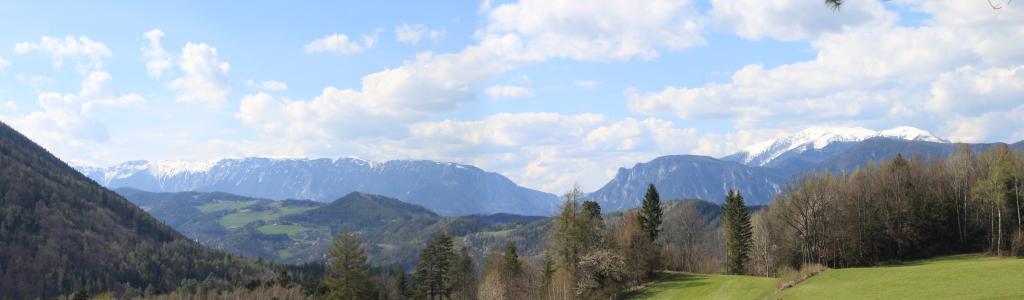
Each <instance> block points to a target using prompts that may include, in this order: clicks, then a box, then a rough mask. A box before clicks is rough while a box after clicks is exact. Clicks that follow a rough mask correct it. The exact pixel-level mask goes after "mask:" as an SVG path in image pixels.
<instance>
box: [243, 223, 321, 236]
mask: <svg viewBox="0 0 1024 300" xmlns="http://www.w3.org/2000/svg"><path fill="white" fill-rule="evenodd" d="M256 229H257V230H259V231H260V232H262V233H267V234H274V233H287V234H288V237H290V238H295V233H297V232H299V231H300V230H305V229H309V228H306V227H302V226H296V225H263V226H260V228H256Z"/></svg>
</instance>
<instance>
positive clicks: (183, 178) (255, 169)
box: [75, 157, 558, 216]
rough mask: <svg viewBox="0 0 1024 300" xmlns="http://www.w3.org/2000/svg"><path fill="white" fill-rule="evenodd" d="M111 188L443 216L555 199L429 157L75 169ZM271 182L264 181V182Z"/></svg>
mask: <svg viewBox="0 0 1024 300" xmlns="http://www.w3.org/2000/svg"><path fill="white" fill-rule="evenodd" d="M75 169H76V170H78V171H80V172H82V173H83V174H85V175H86V176H88V177H89V178H91V179H93V180H95V181H96V182H99V183H101V184H103V185H104V186H106V187H108V188H118V187H125V186H127V187H132V188H136V189H140V190H144V191H150V192H180V191H201V192H213V191H221V192H226V193H232V194H238V195H243V196H249V197H259V198H268V199H277V200H281V199H288V198H294V199H313V200H318V201H330V200H334V199H337V198H339V197H342V196H344V195H346V194H348V193H350V192H353V191H360V192H365V193H370V194H377V195H383V196H388V197H393V198H396V199H399V200H402V201H404V202H408V203H412V204H417V205H422V206H424V207H426V208H429V209H431V210H433V211H435V212H437V213H439V214H441V215H451V216H455V215H468V214H474V213H485V214H491V213H500V212H504V213H514V214H522V215H547V214H549V213H551V211H552V210H553V209H554V208H555V206H556V205H557V201H558V197H557V196H555V195H554V194H549V193H544V192H540V191H536V190H532V189H528V188H525V187H521V186H519V185H517V184H515V183H514V182H512V181H511V180H509V179H508V178H506V177H504V176H502V175H501V174H498V173H494V172H487V171H484V170H482V169H480V168H477V167H475V166H470V165H462V164H457V163H450V162H436V161H429V160H412V159H403V160H389V161H369V160H364V159H360V158H357V157H345V158H333V159H331V158H317V159H313V158H281V157H271V158H261V157H249V158H222V159H215V160H207V161H201V162H186V161H155V162H148V161H130V162H125V163H121V164H118V165H114V166H111V167H108V168H101V167H90V166H81V165H80V166H76V167H75ZM267 182H269V183H267Z"/></svg>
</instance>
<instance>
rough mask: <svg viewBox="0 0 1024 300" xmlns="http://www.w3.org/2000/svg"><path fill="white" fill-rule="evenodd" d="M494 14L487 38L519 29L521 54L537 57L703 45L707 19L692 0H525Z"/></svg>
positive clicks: (608, 56)
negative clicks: (521, 42) (522, 44)
mask: <svg viewBox="0 0 1024 300" xmlns="http://www.w3.org/2000/svg"><path fill="white" fill-rule="evenodd" d="M489 7H490V5H489V4H487V5H482V6H481V8H489ZM489 18H490V20H491V23H490V24H489V25H488V26H487V29H486V33H485V35H486V36H485V38H486V39H497V38H502V37H503V36H504V35H506V34H513V33H514V34H516V35H518V36H520V37H521V39H522V40H523V41H524V42H525V43H524V45H525V48H524V49H522V51H523V52H524V53H522V54H521V56H522V58H528V59H529V60H534V61H535V60H543V59H545V58H548V57H569V58H572V59H576V60H586V61H610V60H626V61H629V60H652V59H654V58H657V57H658V56H659V54H658V48H663V49H668V50H683V49H687V48H690V47H693V46H697V45H701V44H704V38H703V37H701V32H702V31H703V28H704V23H705V22H706V21H705V18H704V17H703V16H701V15H700V14H699V13H698V12H697V10H696V8H695V7H694V5H693V3H692V2H691V1H689V0H683V1H669V0H645V1H626V0H603V1H584V0H566V1H543V0H522V1H519V3H516V4H503V5H501V6H499V7H497V8H494V9H493V10H491V11H490V13H489Z"/></svg>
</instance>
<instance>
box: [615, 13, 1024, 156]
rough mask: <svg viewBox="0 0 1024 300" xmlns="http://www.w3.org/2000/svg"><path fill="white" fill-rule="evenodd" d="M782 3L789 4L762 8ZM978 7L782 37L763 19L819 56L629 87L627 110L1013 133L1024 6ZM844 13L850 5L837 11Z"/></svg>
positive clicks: (751, 124)
mask: <svg viewBox="0 0 1024 300" xmlns="http://www.w3.org/2000/svg"><path fill="white" fill-rule="evenodd" d="M779 3H785V2H771V1H769V2H766V3H765V5H769V4H771V5H775V4H779ZM850 3H851V4H853V3H855V2H850ZM857 3H859V2H857ZM974 4H976V3H963V2H957V1H935V3H933V2H931V1H924V2H918V4H916V6H914V5H913V4H912V5H911V9H915V10H921V11H923V12H925V13H929V14H932V15H934V16H935V18H933V19H929V20H926V21H924V23H925V24H927V25H928V26H919V27H902V26H897V25H895V24H894V23H893V22H889V20H890V19H891V18H889V17H885V15H887V14H891V13H890V12H885V14H877V13H873V15H875V16H882V17H880V18H881V19H878V18H876V19H872V20H874V21H865V22H864V23H863V24H861V25H858V26H853V25H849V26H846V25H844V26H841V27H842V28H841V30H838V29H837V30H826V31H822V32H817V33H813V32H804V33H800V36H788V37H785V36H782V35H779V34H780V33H776V32H772V30H776V29H777V28H776V29H771V28H769V27H771V26H775V25H770V26H769V25H764V26H768V27H764V28H762V29H764V31H761V32H760V33H757V34H761V35H763V36H772V37H774V38H776V39H796V38H809V39H812V40H811V41H810V44H811V46H812V47H813V49H814V50H815V51H817V57H816V58H815V59H813V60H809V61H803V62H796V63H792V64H787V65H781V66H778V67H774V68H771V69H765V68H764V67H763V66H762V65H760V64H752V65H748V66H745V67H743V68H741V69H739V70H736V71H735V72H733V73H732V75H731V79H732V81H731V82H728V83H709V84H705V85H703V86H697V87H673V86H669V87H666V88H665V89H663V90H660V91H650V92H639V91H637V90H635V89H627V90H626V91H625V94H626V95H627V97H628V98H629V103H628V107H629V109H630V110H631V111H633V112H636V113H641V114H647V115H661V114H673V115H676V116H679V117H680V118H683V119H686V120H726V121H730V122H732V123H733V124H735V126H736V128H737V129H740V130H746V129H754V128H758V129H760V128H773V129H779V130H799V129H802V128H804V127H806V126H809V125H823V124H831V125H837V126H864V127H868V128H891V127H894V126H899V125H909V126H915V127H921V128H923V129H926V130H931V131H933V132H936V133H937V134H939V135H940V136H944V135H947V134H948V136H951V137H962V138H963V141H965V142H974V141H981V140H986V139H996V140H1005V139H1008V138H1013V137H1014V136H1016V134H1017V133H1016V132H1017V130H1012V129H1013V128H1020V127H1021V126H1019V125H1014V124H1020V123H1016V121H1013V120H1014V119H1013V118H1010V116H1007V115H1004V114H1005V112H1006V111H1014V110H1016V109H1018V108H1019V107H1020V105H1021V103H1020V101H1019V99H1022V98H1024V89H1022V87H1024V85H1022V76H1024V71H1022V69H1021V66H1022V65H1024V51H1019V49H1022V46H1024V44H1022V43H1021V41H1024V11H1021V10H1014V11H1010V10H1005V11H1000V12H998V13H994V12H993V11H992V10H991V8H988V7H987V5H974ZM753 5H760V4H753ZM815 5H820V3H816V4H815ZM860 5H867V6H866V7H868V8H870V9H868V10H865V11H875V10H874V8H871V7H874V6H876V5H878V4H877V3H860ZM858 9H859V8H856V7H851V10H858ZM824 11H827V10H824ZM846 12H847V11H846V9H845V8H844V10H843V11H842V12H839V13H836V14H843V13H846ZM829 13H830V14H831V12H829ZM808 18H810V19H811V20H810V21H806V22H815V21H814V20H813V19H814V18H815V17H813V16H808ZM865 20H866V19H865ZM879 20H881V21H879ZM748 21H750V22H760V21H757V20H754V19H752V20H748ZM794 22H798V23H799V22H804V21H799V20H795V21H794ZM776 25H777V24H776ZM779 26H781V27H778V28H785V26H782V25H779ZM801 26H802V25H801ZM772 28H774V27H772ZM778 30H781V29H778ZM794 32H795V31H794ZM755 35H756V34H753V33H752V34H751V35H749V36H748V37H755ZM984 115H987V116H990V117H991V118H993V119H997V120H1004V121H1006V122H1008V123H1006V124H1009V125H1007V126H1006V127H1007V128H1008V129H997V127H995V126H985V125H984V124H981V123H979V122H978V121H979V120H976V119H975V118H979V117H981V116H984ZM950 120H952V121H950ZM968 124H980V125H977V126H975V127H973V128H987V129H984V130H981V131H979V132H969V131H972V130H966V129H964V128H966V126H974V125H968ZM1021 125H1024V124H1021ZM1015 126H1016V127H1015ZM965 130H966V131H965ZM951 139H954V140H955V139H956V138H951Z"/></svg>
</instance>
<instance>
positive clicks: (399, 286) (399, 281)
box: [395, 265, 412, 300]
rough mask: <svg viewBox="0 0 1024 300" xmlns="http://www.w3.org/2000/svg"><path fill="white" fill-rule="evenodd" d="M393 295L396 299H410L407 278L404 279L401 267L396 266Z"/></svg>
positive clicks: (410, 293)
mask: <svg viewBox="0 0 1024 300" xmlns="http://www.w3.org/2000/svg"><path fill="white" fill-rule="evenodd" d="M395 294H396V295H397V296H398V299H402V300H405V299H409V298H412V290H410V289H409V278H408V277H406V275H405V270H403V269H402V265H398V269H395Z"/></svg>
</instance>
